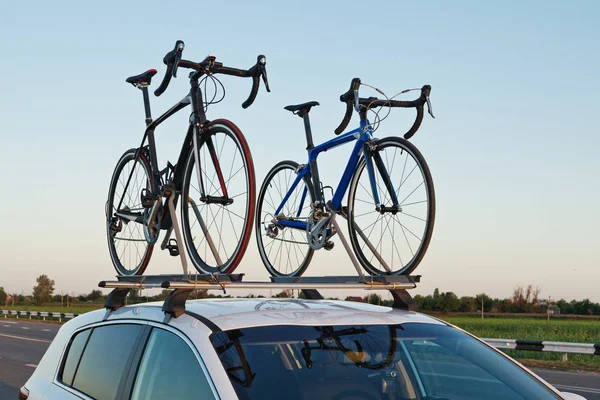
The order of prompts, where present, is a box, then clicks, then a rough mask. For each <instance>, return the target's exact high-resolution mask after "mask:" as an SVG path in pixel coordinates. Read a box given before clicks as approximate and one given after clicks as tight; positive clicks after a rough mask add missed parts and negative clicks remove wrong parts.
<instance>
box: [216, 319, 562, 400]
mask: <svg viewBox="0 0 600 400" xmlns="http://www.w3.org/2000/svg"><path fill="white" fill-rule="evenodd" d="M210 339H211V342H212V344H213V347H214V348H215V351H216V352H217V354H218V355H219V358H220V360H221V363H222V365H223V368H224V369H225V372H227V375H228V376H229V379H230V381H231V383H232V385H233V388H234V389H235V391H236V393H237V395H238V397H239V398H240V399H257V400H258V399H260V400H270V399H273V400H275V399H280V398H282V390H283V389H285V398H286V400H306V399H321V398H327V399H339V400H349V399H361V400H379V399H382V400H392V399H393V400H406V399H414V400H432V399H444V400H481V399H485V400H495V399H503V400H552V399H554V400H556V399H558V397H557V396H556V395H555V394H553V393H552V392H551V391H550V390H549V389H548V388H546V387H545V386H543V385H542V384H541V383H540V382H539V381H537V380H536V379H534V378H533V377H532V376H530V375H529V374H527V373H526V372H525V371H524V370H522V369H521V368H519V367H518V366H517V365H516V364H514V363H512V362H511V361H509V360H508V359H506V358H504V357H503V356H501V355H500V354H498V353H497V352H496V351H495V350H493V349H491V348H489V347H487V346H486V345H485V344H483V343H481V342H479V341H477V340H475V339H473V338H472V337H470V336H469V335H467V334H465V333H463V332H461V331H459V330H457V329H454V328H452V327H449V326H446V325H433V324H419V323H406V324H400V325H346V326H292V325H290V326H283V325H281V326H262V327H250V328H243V329H236V330H231V331H225V332H215V333H213V334H212V335H211V337H210Z"/></svg>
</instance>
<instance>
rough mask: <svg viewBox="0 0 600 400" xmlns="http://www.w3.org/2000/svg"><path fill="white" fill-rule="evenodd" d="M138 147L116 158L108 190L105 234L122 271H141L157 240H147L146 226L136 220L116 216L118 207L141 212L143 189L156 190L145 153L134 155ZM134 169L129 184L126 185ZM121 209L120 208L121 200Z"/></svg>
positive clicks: (132, 272) (118, 269)
mask: <svg viewBox="0 0 600 400" xmlns="http://www.w3.org/2000/svg"><path fill="white" fill-rule="evenodd" d="M136 151H137V149H129V150H127V151H126V152H125V153H124V154H123V155H122V156H121V158H120V159H119V162H117V166H116V168H115V171H114V172H113V176H112V179H111V181H110V186H109V190H108V200H107V202H106V210H105V211H106V236H107V239H108V249H109V253H110V258H111V260H112V263H113V265H114V267H115V269H116V270H117V273H118V274H119V275H141V274H143V273H144V270H145V269H146V267H147V266H148V263H149V262H150V257H151V256H152V250H153V248H154V244H150V243H148V241H147V240H146V237H145V235H144V226H143V225H142V224H141V223H139V222H136V221H130V220H128V219H126V218H119V217H117V216H116V213H117V211H123V212H125V213H129V214H138V213H139V214H140V215H142V214H143V212H144V211H145V209H144V208H143V207H142V204H141V198H140V195H141V192H142V189H147V190H149V191H151V192H153V191H154V183H153V182H152V180H151V179H150V177H151V173H150V170H151V169H150V164H149V163H148V160H147V159H146V157H145V156H144V155H143V154H140V156H139V157H138V159H137V160H136V159H135V153H136ZM132 171H133V175H132V176H131V181H130V182H129V186H128V187H127V190H126V191H125V185H126V183H127V180H128V179H129V175H130V174H131V172H132ZM121 198H122V199H123V202H122V203H121V207H120V210H117V207H118V206H119V202H120V201H121Z"/></svg>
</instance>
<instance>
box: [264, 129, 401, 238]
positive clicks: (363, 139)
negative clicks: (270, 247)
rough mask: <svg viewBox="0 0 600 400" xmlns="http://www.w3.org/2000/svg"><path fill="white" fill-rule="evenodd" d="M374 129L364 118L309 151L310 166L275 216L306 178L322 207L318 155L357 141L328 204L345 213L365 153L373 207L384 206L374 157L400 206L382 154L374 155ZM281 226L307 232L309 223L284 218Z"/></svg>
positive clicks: (288, 192)
mask: <svg viewBox="0 0 600 400" xmlns="http://www.w3.org/2000/svg"><path fill="white" fill-rule="evenodd" d="M372 139H373V138H372V127H371V124H370V123H369V121H368V120H366V119H361V121H360V127H359V128H357V129H354V130H352V131H349V132H346V133H344V134H342V135H340V136H338V137H336V138H334V139H332V140H329V141H327V142H325V143H322V144H320V145H318V146H315V147H313V148H309V149H308V164H306V165H304V166H302V167H301V169H300V170H299V171H297V176H296V178H295V179H294V182H293V183H292V185H291V187H290V189H289V190H288V191H287V193H286V195H285V196H284V198H283V200H282V201H281V204H280V205H279V207H277V210H276V211H275V215H279V213H280V212H281V210H282V209H283V207H284V205H285V204H286V202H287V201H288V199H289V198H290V196H291V195H292V193H293V192H294V190H295V189H296V187H297V186H298V183H300V181H301V180H302V179H303V178H304V176H305V175H307V174H309V173H310V174H311V176H312V177H313V180H312V181H311V183H312V186H313V188H314V193H315V194H316V197H317V199H316V201H317V203H319V204H320V205H323V194H322V191H321V187H320V181H319V173H318V168H317V157H318V156H319V154H321V153H323V152H325V151H327V150H329V149H332V148H334V147H338V146H341V145H343V144H346V143H350V142H352V141H355V140H356V144H355V145H354V148H353V149H352V152H351V153H350V158H349V159H348V163H347V165H346V168H345V169H344V173H343V174H342V177H341V178H340V182H339V184H338V186H337V188H336V190H335V192H334V195H333V198H332V200H331V201H330V202H329V204H328V205H327V206H328V208H330V209H331V211H334V212H337V213H339V212H341V210H342V199H343V197H344V195H345V194H346V191H347V190H348V186H349V185H350V181H351V179H352V175H353V174H354V172H355V170H356V167H357V165H358V162H359V160H360V156H361V155H362V154H364V155H365V161H366V167H367V171H368V174H369V181H370V183H371V185H370V186H371V192H372V194H373V199H374V201H375V204H374V206H375V207H376V208H377V209H379V208H380V207H381V203H380V201H379V193H378V190H377V182H376V180H375V172H374V165H373V158H374V159H375V166H376V167H377V168H378V170H379V173H380V174H381V177H382V179H383V181H384V184H385V187H386V189H387V190H388V192H389V194H390V198H391V199H392V202H393V206H398V198H397V197H396V191H395V190H394V186H393V185H392V183H391V180H390V178H389V174H388V173H387V171H386V170H385V167H384V165H383V162H381V158H379V155H378V154H377V153H375V154H374V155H372V154H371V146H372ZM306 194H307V189H306V188H305V189H304V191H303V193H302V198H301V200H300V205H299V207H298V213H297V215H296V216H299V215H300V212H301V210H302V208H303V205H304V201H305V200H306ZM277 223H278V224H279V225H281V226H283V227H289V228H296V229H302V230H306V229H307V223H306V222H305V221H297V220H286V219H281V220H278V222H277Z"/></svg>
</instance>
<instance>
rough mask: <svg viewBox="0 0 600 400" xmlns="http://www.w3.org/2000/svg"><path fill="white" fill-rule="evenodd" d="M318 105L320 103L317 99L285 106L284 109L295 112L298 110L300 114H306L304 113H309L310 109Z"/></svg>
mask: <svg viewBox="0 0 600 400" xmlns="http://www.w3.org/2000/svg"><path fill="white" fill-rule="evenodd" d="M318 105H319V103H318V102H316V101H309V102H308V103H302V104H296V105H291V106H285V107H283V108H284V110H288V111H291V112H293V113H296V112H297V113H298V114H304V113H308V112H309V111H310V109H311V107H315V106H318Z"/></svg>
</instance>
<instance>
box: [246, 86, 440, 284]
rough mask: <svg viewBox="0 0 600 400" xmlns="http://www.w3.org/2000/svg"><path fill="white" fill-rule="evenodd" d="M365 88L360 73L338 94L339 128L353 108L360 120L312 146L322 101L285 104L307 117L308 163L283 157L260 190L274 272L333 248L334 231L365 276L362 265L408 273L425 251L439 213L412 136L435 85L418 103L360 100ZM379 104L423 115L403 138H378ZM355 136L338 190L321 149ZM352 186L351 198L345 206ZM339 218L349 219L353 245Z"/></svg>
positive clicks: (262, 241) (265, 256) (263, 242)
mask: <svg viewBox="0 0 600 400" xmlns="http://www.w3.org/2000/svg"><path fill="white" fill-rule="evenodd" d="M360 86H361V81H360V79H358V78H355V79H353V80H352V83H351V85H350V89H349V90H348V92H346V93H344V94H343V95H341V96H340V100H341V101H342V102H344V103H346V114H345V116H344V119H343V121H342V123H341V124H340V126H339V127H338V128H337V129H336V130H335V133H336V135H340V133H342V132H343V131H344V130H345V129H346V127H347V126H348V123H349V122H350V119H351V117H352V113H353V108H354V110H355V111H356V112H358V114H359V115H360V126H359V127H358V128H356V129H354V130H351V131H349V132H346V133H344V134H342V135H340V136H338V137H336V138H334V139H332V140H330V141H327V142H325V143H323V144H320V145H317V146H315V145H313V139H312V132H311V127H310V121H309V118H308V114H309V112H310V109H311V108H312V107H314V106H318V105H319V103H317V102H316V101H312V102H308V103H304V104H298V105H291V106H287V107H285V109H286V110H288V111H291V112H292V113H294V114H295V115H298V116H300V117H301V118H302V119H303V120H304V129H305V133H306V142H307V151H308V163H307V164H298V163H296V162H294V161H282V162H280V163H278V164H277V165H275V166H274V167H273V168H272V169H271V170H270V171H269V173H268V174H267V176H266V178H265V181H264V182H263V184H262V187H261V189H260V192H259V196H258V206H257V207H258V209H257V213H256V237H257V241H258V248H259V252H260V256H261V258H262V260H263V262H264V264H265V266H266V268H267V270H268V271H269V273H270V274H271V275H273V276H287V277H295V276H300V275H302V274H303V273H304V271H305V270H306V268H307V267H308V265H309V264H310V261H311V259H312V257H313V254H314V251H315V250H319V249H322V248H324V249H325V250H331V249H332V248H333V242H332V241H331V238H332V237H333V236H334V235H336V234H337V235H339V236H340V239H341V241H342V244H343V245H344V247H345V248H346V251H347V252H348V254H349V256H350V258H351V260H352V262H353V264H354V267H355V268H356V269H357V271H358V273H359V274H360V275H363V273H362V270H361V268H360V267H361V266H362V268H364V269H365V270H366V271H367V272H368V273H369V274H371V275H407V274H410V273H411V272H412V271H414V269H415V268H416V267H417V266H418V265H419V263H420V262H421V260H422V259H423V256H424V255H425V252H426V251H427V247H428V246H429V242H430V240H431V235H432V233H433V225H434V219H435V194H434V189H433V181H432V179H431V173H430V171H429V167H428V166H427V163H426V162H425V159H424V158H423V156H422V155H421V153H420V152H419V150H417V148H416V147H415V146H414V145H413V144H412V143H410V142H408V140H406V139H410V138H411V137H412V136H413V135H414V134H415V133H416V131H417V130H418V129H419V127H420V125H421V122H422V120H423V115H424V112H423V108H424V105H425V104H427V106H428V111H429V114H431V116H432V117H433V113H432V110H431V103H430V101H429V94H430V92H431V86H429V85H426V86H423V87H422V88H421V89H420V90H421V95H420V97H419V98H418V99H416V100H413V101H399V100H391V99H378V98H375V97H370V98H360V97H359V95H358V89H359V87H360ZM378 91H379V90H378ZM379 92H380V93H383V92H381V91H379ZM404 92H406V91H403V92H401V93H404ZM394 97H395V96H394ZM380 107H402V108H416V110H417V117H416V119H415V122H414V123H413V125H412V127H411V128H410V129H409V130H408V132H406V134H405V135H404V139H402V138H400V137H386V138H383V139H376V138H374V137H373V132H374V129H375V128H376V127H377V126H378V114H376V118H375V119H374V122H373V124H372V123H371V122H369V120H368V119H367V112H368V111H369V110H381V108H380ZM380 121H381V120H379V122H380ZM353 141H356V143H355V144H354V148H353V150H352V152H351V153H350V158H349V160H348V164H347V166H346V168H345V170H344V173H343V175H342V177H341V179H340V183H339V185H338V187H337V188H336V190H335V191H333V188H330V187H328V186H323V185H322V184H321V181H320V179H319V170H318V167H317V157H318V155H319V154H320V153H322V152H324V151H327V150H329V149H331V148H334V147H337V146H340V145H343V144H346V143H350V142H353ZM325 188H330V189H331V191H332V197H331V199H330V200H326V198H325V193H324V191H323V189H325ZM347 191H348V200H347V201H348V203H347V206H342V200H343V198H344V195H345V194H346V192H347ZM337 216H340V217H343V218H345V219H346V220H347V222H348V235H349V238H350V243H351V245H352V249H353V251H352V249H351V248H350V246H349V245H348V241H347V240H346V238H345V235H344V234H343V232H342V231H341V230H340V227H339V225H338V223H337V221H336V217H337Z"/></svg>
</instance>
